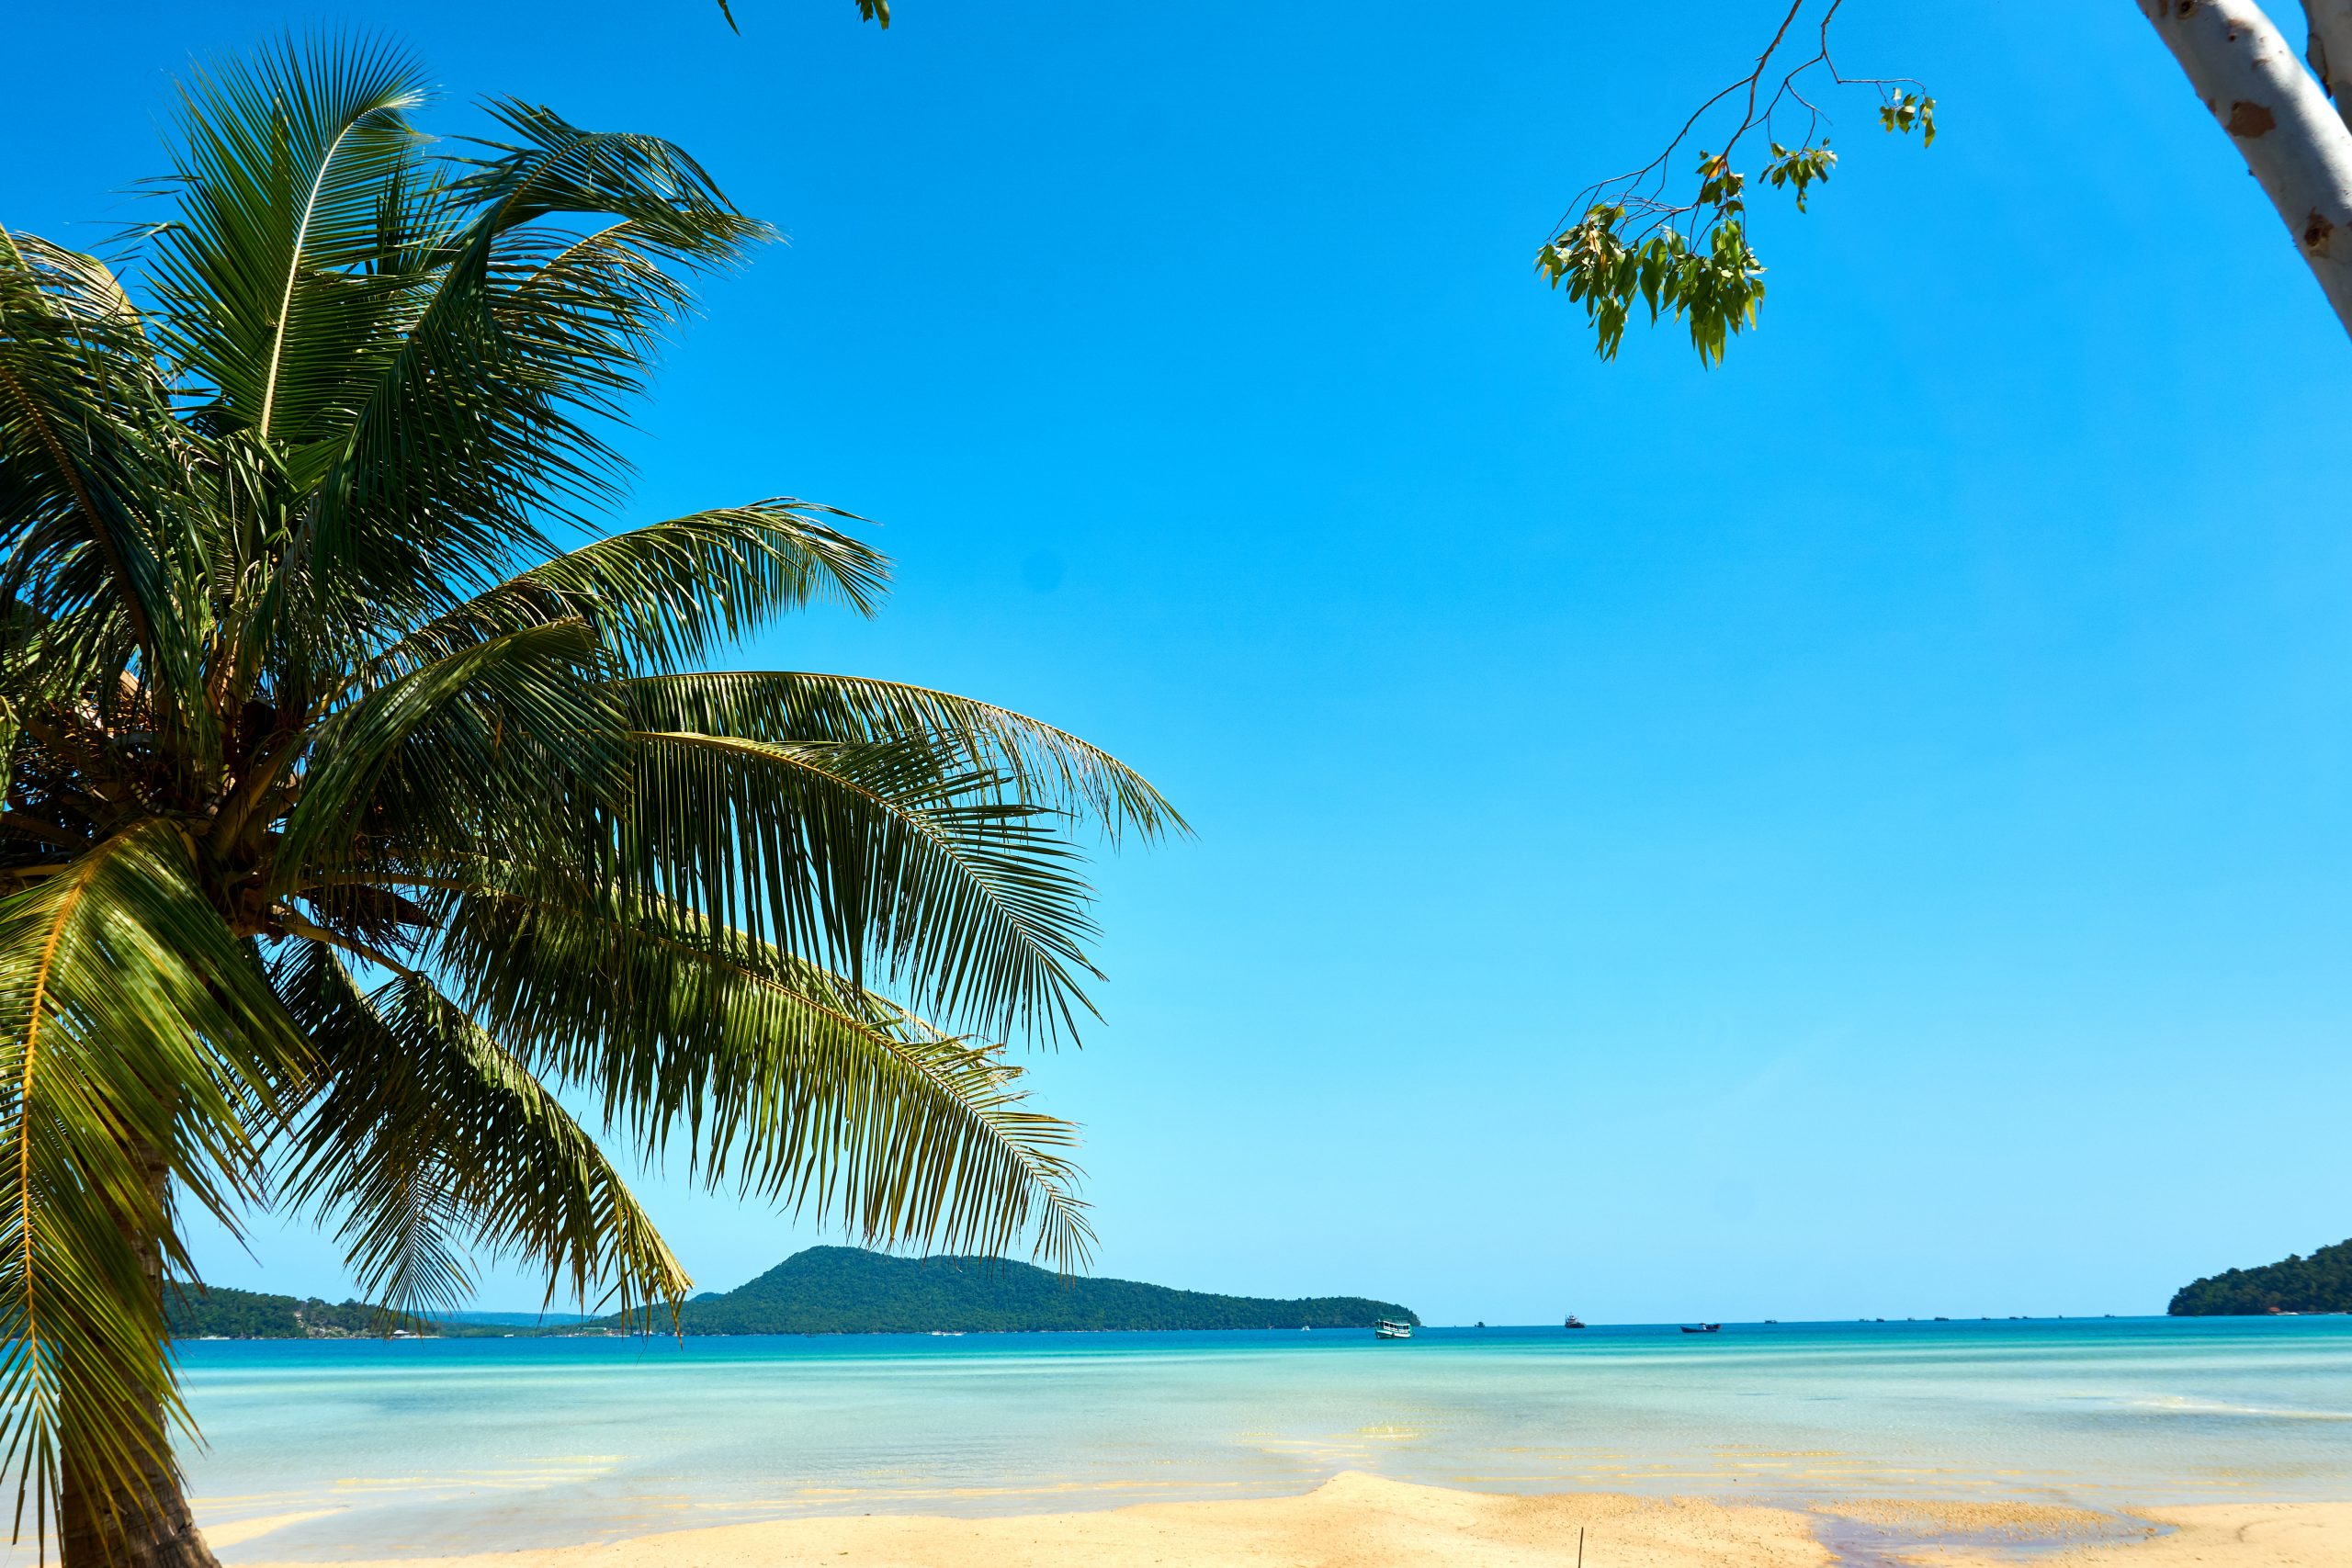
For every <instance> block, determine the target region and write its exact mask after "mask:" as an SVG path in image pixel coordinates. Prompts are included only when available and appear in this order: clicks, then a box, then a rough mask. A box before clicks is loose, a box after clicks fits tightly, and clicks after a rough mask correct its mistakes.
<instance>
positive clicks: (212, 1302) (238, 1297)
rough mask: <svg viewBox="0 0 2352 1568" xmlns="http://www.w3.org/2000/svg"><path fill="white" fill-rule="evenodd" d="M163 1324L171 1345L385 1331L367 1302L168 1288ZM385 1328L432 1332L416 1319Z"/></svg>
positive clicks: (206, 1288) (207, 1288)
mask: <svg viewBox="0 0 2352 1568" xmlns="http://www.w3.org/2000/svg"><path fill="white" fill-rule="evenodd" d="M164 1323H165V1325H167V1326H168V1328H169V1329H170V1331H171V1336H172V1337H173V1338H175V1339H363V1338H366V1337H368V1336H369V1335H376V1334H382V1333H383V1332H385V1330H386V1327H387V1326H388V1325H387V1324H386V1322H385V1321H384V1320H383V1318H382V1317H380V1316H379V1314H378V1312H377V1310H376V1308H374V1307H372V1306H370V1305H369V1304H368V1303H366V1302H344V1303H340V1304H337V1303H331V1302H322V1301H321V1300H319V1299H318V1298H317V1297H316V1296H312V1297H311V1299H310V1300H308V1301H304V1300H302V1299H301V1298H300V1297H297V1296H274V1295H270V1294H268V1293H267V1292H262V1291H232V1290H231V1289H229V1288H228V1287H227V1286H225V1285H209V1286H199V1285H182V1284H174V1285H172V1286H171V1287H170V1288H169V1289H168V1290H167V1291H166V1292H164ZM389 1326H390V1328H393V1329H397V1330H401V1331H403V1332H406V1333H410V1334H430V1333H433V1332H435V1325H433V1324H431V1323H428V1322H426V1321H424V1319H422V1318H415V1317H406V1316H396V1317H394V1318H393V1319H392V1320H391V1321H390V1325H389Z"/></svg>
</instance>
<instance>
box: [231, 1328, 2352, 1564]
mask: <svg viewBox="0 0 2352 1568" xmlns="http://www.w3.org/2000/svg"><path fill="white" fill-rule="evenodd" d="M184 1361H185V1371H186V1377H187V1389H188V1393H189V1398H190V1402H191V1404H192V1405H193V1407H194V1409H195V1412H196V1416H197V1418H198V1421H199V1422H200V1423H201V1424H202V1426H203V1428H204V1433H205V1437H206V1438H207V1440H208V1442H209V1447H208V1448H206V1449H205V1450H202V1451H198V1452H194V1453H191V1454H190V1455H189V1457H188V1479H189V1483H190V1486H191V1489H192V1491H193V1492H194V1493H195V1494H196V1495H197V1496H198V1513H199V1517H201V1518H203V1519H204V1520H205V1521H206V1523H207V1524H208V1525H218V1524H220V1523H222V1522H226V1521H231V1520H236V1519H243V1518H255V1517H264V1516H282V1515H288V1514H295V1513H305V1512H311V1511H313V1510H318V1511H320V1512H321V1517H317V1518H313V1519H311V1520H308V1521H305V1522H301V1523H296V1524H289V1525H288V1526H287V1527H285V1528H283V1529H277V1530H275V1531H272V1532H271V1533H270V1534H269V1535H268V1536H267V1537H266V1539H261V1540H254V1541H253V1542H252V1543H251V1544H250V1545H249V1546H246V1547H243V1548H232V1550H231V1551H227V1552H224V1554H223V1555H224V1556H226V1557H228V1558H229V1559H230V1560H231V1561H232V1562H233V1561H234V1560H235V1559H236V1558H238V1557H244V1558H247V1559H254V1558H258V1557H269V1558H294V1557H300V1558H318V1559H333V1558H336V1557H358V1556H382V1555H387V1554H391V1553H413V1554H418V1555H423V1554H428V1553H433V1552H447V1551H459V1550H474V1551H481V1550H489V1549H492V1548H497V1547H506V1546H518V1545H526V1544H555V1543H559V1542H567V1541H580V1540H605V1539H611V1538H614V1537H618V1536H624V1535H629V1534H636V1533H641V1532H643V1531H645V1530H648V1529H674V1528H680V1527H683V1526H686V1525H691V1524H700V1523H719V1522H725V1521H729V1520H735V1519H744V1518H771V1517H786V1516H791V1515H797V1514H808V1513H820V1512H848V1513H865V1512H883V1511H893V1512H909V1511H912V1512H927V1513H959V1512H960V1513H1012V1512H1034V1511H1038V1510H1041V1509H1057V1510H1058V1509H1064V1508H1071V1507H1103V1506H1114V1505H1117V1504H1121V1503H1127V1502H1133V1501H1138V1500H1144V1499H1172V1498H1193V1497H1221V1496H1254V1495H1278V1494H1289V1493H1295V1492H1300V1491H1304V1490H1306V1489H1307V1488H1308V1487H1310V1486H1312V1485H1314V1484H1315V1483H1317V1482H1319V1481H1321V1480H1323V1479H1324V1478H1326V1477H1328V1476H1329V1475H1331V1474H1333V1473H1334V1472H1338V1471H1341V1470H1364V1471H1372V1472H1377V1473H1380V1474H1384V1475H1389V1476H1394V1477H1397V1478H1398V1479H1400V1480H1408V1481H1418V1482H1428V1483H1438V1484H1443V1485H1451V1486H1464V1487H1475V1488H1480V1489H1486V1490H1504V1491H1528V1492H1535V1491H1555V1490H1564V1489H1570V1488H1605V1489H1611V1490H1632V1491H1643V1492H1672V1493H1698V1494H1706V1495H1717V1496H1724V1497H1743V1498H1752V1499H1757V1500H1768V1499H1770V1500H1789V1501H1803V1500H1805V1499H1808V1498H1810V1499H1820V1498H1826V1497H1832V1496H1854V1495H1892V1496H1908V1497H1931V1496H1939V1495H1969V1496H1986V1495H1997V1496H2008V1497H2026V1498H2034V1499H2042V1500H2049V1501H2064V1502H2073V1503H2079V1504H2083V1505H2086V1506H2091V1507H2096V1508H2101V1509H2111V1508H2116V1507H2120V1506H2128V1505H2130V1504H2133V1503H2141V1504H2152V1505H2154V1504H2163V1503H2181V1502H2196V1501H2210V1500H2218V1499H2224V1498H2227V1499H2295V1498H2335V1499H2346V1498H2352V1318H2341V1317H2338V1318H2284V1319H2267V1320H2255V1319H2211V1318H2208V1319H2165V1318H2125V1319H2101V1320H2088V1321H2085V1320H2075V1321H2056V1322H2051V1321H2040V1322H2027V1323H2018V1322H2000V1323H1952V1324H1942V1323H1934V1324H1930V1323H1916V1324H1915V1323H1899V1324H1867V1325H1864V1324H1847V1325H1823V1324H1798V1325H1778V1326H1766V1325H1740V1324H1733V1325H1726V1326H1725V1327H1724V1331H1723V1333H1722V1334H1720V1335H1707V1336H1697V1335H1683V1334H1680V1333H1679V1332H1677V1331H1676V1329H1675V1328H1674V1327H1673V1326H1672V1325H1667V1326H1665V1327H1663V1328H1658V1327H1648V1328H1628V1327H1616V1328H1591V1329H1587V1330H1584V1331H1581V1332H1577V1333H1570V1332H1567V1331H1566V1330H1562V1329H1556V1328H1544V1329H1487V1330H1473V1329H1451V1330H1449V1329H1425V1330H1423V1331H1421V1333H1420V1334H1419V1337H1416V1338H1414V1339H1412V1340H1411V1341H1409V1342H1404V1343H1393V1344H1382V1343H1376V1342H1374V1340H1373V1339H1372V1337H1370V1335H1369V1334H1368V1333H1365V1332H1340V1331H1322V1330H1318V1331H1317V1332H1315V1333H1311V1334H1310V1333H1304V1332H1301V1333H1290V1334H1275V1333H1262V1334H1261V1333H1237V1334H1069V1335H969V1336H963V1337H919V1336H857V1337H817V1338H802V1337H759V1338H726V1339H717V1338H714V1339H693V1340H688V1341H686V1342H684V1344H683V1345H681V1344H679V1343H677V1342H675V1341H669V1340H654V1341H628V1340H612V1339H477V1340H423V1341H400V1342H394V1343H384V1342H380V1341H294V1342H249V1343H200V1344H191V1345H188V1346H186V1347H185V1348H184ZM265 1548H266V1550H265Z"/></svg>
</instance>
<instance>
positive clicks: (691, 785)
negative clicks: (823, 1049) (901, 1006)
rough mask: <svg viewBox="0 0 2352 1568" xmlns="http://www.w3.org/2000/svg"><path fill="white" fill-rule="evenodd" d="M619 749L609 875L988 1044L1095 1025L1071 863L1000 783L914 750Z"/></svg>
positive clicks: (697, 738) (668, 738) (710, 743)
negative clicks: (885, 987)
mask: <svg viewBox="0 0 2352 1568" xmlns="http://www.w3.org/2000/svg"><path fill="white" fill-rule="evenodd" d="M630 744H631V749H632V758H631V767H630V785H631V795H630V798H629V803H628V807H627V808H626V810H625V812H624V813H623V816H622V818H621V821H620V823H619V829H620V838H619V843H618V848H617V852H616V862H615V863H616V867H617V869H618V870H619V871H620V872H621V874H623V875H625V876H626V877H628V879H629V880H630V881H631V882H632V884H633V885H634V886H638V887H640V888H642V889H644V890H645V891H647V892H648V893H650V894H654V895H657V896H660V897H665V898H668V899H671V900H673V901H674V902H677V903H680V904H684V905H685V906H687V907H689V908H699V909H702V910H705V911H707V913H708V914H709V915H710V917H711V918H712V919H714V920H716V921H718V923H720V924H721V925H727V926H741V927H742V928H743V929H745V930H746V931H750V932H751V933H752V934H753V935H754V936H757V937H759V938H761V939H763V940H773V941H775V942H777V943H779V944H780V945H782V946H784V947H786V948H787V949H790V950H791V951H794V952H796V953H805V954H809V955H810V956H812V957H815V958H817V959H819V961H820V962H823V963H825V964H831V965H834V966H838V967H841V968H842V969H843V970H844V971H845V972H846V973H848V974H849V975H850V976H851V977H852V978H853V979H854V980H855V981H857V982H858V983H860V984H864V983H865V976H866V971H867V969H868V968H869V966H870V967H871V968H873V969H874V970H876V971H877V972H878V974H879V976H885V977H887V980H888V983H890V984H893V985H902V986H904V987H907V988H908V989H909V990H910V993H911V994H912V995H914V996H915V997H916V998H919V1001H918V1005H919V1006H921V1007H922V1008H923V1009H924V1010H926V1011H931V1012H936V1013H941V1014H944V1015H946V1016H948V1017H951V1018H955V1019H957V1020H966V1021H970V1023H971V1024H972V1026H973V1027H976V1028H978V1029H982V1030H985V1031H989V1032H1000V1031H1015V1030H1021V1031H1026V1030H1032V1029H1035V1030H1039V1031H1042V1032H1044V1033H1046V1035H1048V1036H1057V1035H1059V1034H1062V1033H1066V1032H1072V1031H1074V1029H1075V1027H1076V1023H1077V1015H1078V1014H1079V1013H1080V1012H1081V1011H1084V1012H1088V1013H1091V1011H1092V1007H1091V1004H1090V1003H1089V1002H1088V1001H1087V999H1086V997H1085V994H1084V992H1083V991H1082V990H1081V989H1080V976H1095V977H1097V978H1099V977H1100V976H1099V975H1098V974H1097V972H1096V971H1095V970H1094V969H1093V967H1092V966H1091V964H1088V962H1087V960H1086V957H1085V953H1084V942H1085V941H1086V939H1087V938H1088V937H1090V936H1091V934H1092V932H1093V926H1092V923H1091V920H1090V919H1089V918H1088V916H1087V913H1086V900H1087V892H1086V885H1085V883H1084V882H1083V880H1081V879H1080V876H1079V875H1078V874H1077V866H1078V864H1079V863H1080V855H1079V853H1078V852H1077V851H1076V850H1075V849H1074V848H1073V847H1072V846H1071V845H1070V844H1069V842H1067V841H1066V840H1063V839H1062V838H1061V837H1060V836H1059V835H1058V834H1057V832H1056V831H1055V830H1054V824H1055V822H1056V820H1057V818H1055V817H1054V815H1053V814H1052V813H1051V812H1049V811H1047V810H1046V808H1044V807H1037V806H1034V805H1031V804H1028V803H1027V802H1024V801H1022V800H1019V799H1017V798H1009V797H1008V796H1007V795H1006V793H1005V792H1004V791H1003V789H1002V788H1001V784H1002V780H1001V778H1000V777H999V776H997V775H994V774H989V773H965V772H959V771H956V768H955V766H954V764H955V762H956V761H957V759H956V756H955V755H954V754H953V753H947V754H944V755H943V753H942V751H941V750H939V749H938V748H935V747H933V746H931V745H927V744H924V743H922V742H921V741H899V742H891V743H883V744H866V745H854V744H846V743H819V744H806V743H801V744H792V745H779V744H775V743H772V742H766V741H756V740H741V739H735V738H733V737H731V736H714V735H701V734H695V733H693V732H691V731H682V730H640V731H636V732H634V733H633V734H632V735H631V737H630Z"/></svg>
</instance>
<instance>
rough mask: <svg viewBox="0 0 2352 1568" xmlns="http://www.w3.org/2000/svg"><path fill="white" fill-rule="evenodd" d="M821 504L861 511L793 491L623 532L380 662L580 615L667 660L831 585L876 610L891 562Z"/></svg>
mask: <svg viewBox="0 0 2352 1568" xmlns="http://www.w3.org/2000/svg"><path fill="white" fill-rule="evenodd" d="M820 514H831V515H832V516H836V517H846V516H848V515H849V514H848V513H842V512H839V511H836V510H835V509H834V508H832V507H830V506H822V505H819V504H817V503H815V502H802V501H794V500H790V499H788V498H787V499H779V500H775V501H763V502H754V503H753V504H752V505H750V506H735V507H726V508H721V509H718V510H715V511H710V512H698V513H695V514H694V515H692V516H690V517H678V518H673V519H671V520H670V521H668V522H666V523H656V524H652V525H649V526H647V527H643V528H637V529H632V530H630V531H629V532H628V533H624V534H615V535H612V536H608V537H605V538H603V539H599V540H596V541H595V542H594V543H593V544H588V545H583V546H582V547H580V548H578V549H576V550H573V551H571V553H569V554H567V555H562V556H558V557H557V558H554V559H553V560H549V561H544V562H542V563H540V564H539V565H537V566H534V567H531V568H530V569H528V570H525V571H523V572H521V573H518V574H517V575H516V576H515V577H512V578H510V579H508V580H507V581H504V582H503V583H501V584H499V585H498V586H497V587H495V588H492V589H491V590H489V591H488V592H484V593H481V594H478V595H477V596H475V597H474V598H472V599H470V600H469V601H467V602H466V603H465V604H461V605H459V606H458V607H457V608H456V609H454V610H451V611H450V612H448V613H447V615H440V616H436V617H435V619H434V620H432V621H430V622H428V623H426V624H425V625H424V626H420V627H419V628H417V630H416V631H415V632H413V633H412V634H411V635H409V636H408V637H403V638H401V640H400V641H399V642H398V643H395V644H394V645H392V646H391V647H390V648H388V649H385V651H384V653H383V654H382V655H381V656H380V657H379V658H378V659H377V660H375V664H376V666H377V669H378V670H379V671H384V670H392V671H398V670H401V669H404V668H406V667H408V666H409V665H410V664H411V663H413V661H415V660H420V659H425V658H437V657H444V656H447V654H448V653H450V652H452V651H454V650H455V649H459V648H464V647H467V646H469V645H471V644H473V643H476V642H479V641H481V639H483V638H485V637H498V636H502V635H503V634H504V633H507V632H510V631H514V630H517V629H519V628H521V627H524V626H544V625H547V624H548V623H550V622H554V621H560V620H567V619H577V620H580V621H582V622H584V623H586V624H587V625H588V626H591V627H592V628H593V629H594V634H595V636H596V637H597V639H598V640H599V642H600V643H602V644H603V645H604V646H605V647H607V648H610V649H614V650H615V652H616V653H617V654H618V655H619V656H620V658H621V660H622V661H623V663H624V665H625V667H628V668H632V669H646V668H652V669H661V668H665V667H675V666H677V665H679V664H682V663H684V661H685V660H691V659H697V658H702V657H706V656H707V655H709V654H711V653H712V652H714V651H716V650H718V649H719V648H721V647H723V646H725V645H726V644H728V643H730V642H732V641H734V640H736V639H738V638H740V637H746V636H749V635H751V634H752V633H753V632H755V631H757V630H759V629H760V628H761V627H763V626H766V625H768V624H769V623H770V622H772V621H773V620H774V619H775V617H776V616H778V615H782V614H784V613H785V612H786V611H788V610H794V609H798V608H800V607H802V606H804V605H806V604H809V602H810V601H811V600H814V599H817V598H820V597H822V596H825V595H828V594H830V595H831V596H832V597H834V598H837V599H839V600H841V601H842V602H843V603H844V604H848V605H849V606H850V607H851V608H852V609H854V610H856V611H857V612H858V613H859V614H861V615H871V614H873V612H874V610H875V608H876V605H877V604H878V603H879V601H880V598H881V594H882V592H883V590H884V588H885V586H886V584H887V581H888V570H887V566H886V563H885V562H884V560H883V558H882V557H881V556H879V555H878V554H876V552H875V551H874V550H872V549H871V548H869V547H867V546H865V545H864V544H862V543H860V542H859V541H858V540H856V539H854V538H852V537H851V536H848V535H846V534H844V533H842V532H841V531H840V530H839V529H836V528H833V527H831V526H829V525H826V524H825V523H823V522H821V521H820Z"/></svg>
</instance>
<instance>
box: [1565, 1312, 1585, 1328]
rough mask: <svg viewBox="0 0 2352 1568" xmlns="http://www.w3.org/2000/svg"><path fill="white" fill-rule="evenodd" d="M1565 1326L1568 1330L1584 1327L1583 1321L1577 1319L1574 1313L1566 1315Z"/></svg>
mask: <svg viewBox="0 0 2352 1568" xmlns="http://www.w3.org/2000/svg"><path fill="white" fill-rule="evenodd" d="M1567 1326H1569V1327H1570V1328H1582V1327H1583V1326H1584V1319H1582V1318H1580V1317H1578V1316H1577V1314H1574V1313H1570V1314H1568V1323H1567Z"/></svg>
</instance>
